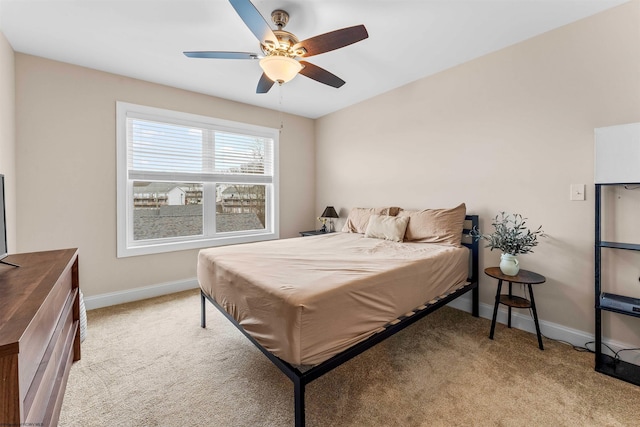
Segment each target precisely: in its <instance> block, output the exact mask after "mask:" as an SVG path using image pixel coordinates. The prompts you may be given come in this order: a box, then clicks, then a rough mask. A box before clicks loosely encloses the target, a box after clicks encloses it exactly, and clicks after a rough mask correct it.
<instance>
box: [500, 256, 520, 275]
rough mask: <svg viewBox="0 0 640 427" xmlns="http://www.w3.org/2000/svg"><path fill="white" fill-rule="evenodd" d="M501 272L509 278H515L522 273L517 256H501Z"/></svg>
mask: <svg viewBox="0 0 640 427" xmlns="http://www.w3.org/2000/svg"><path fill="white" fill-rule="evenodd" d="M500 271H502V272H503V273H504V274H506V275H507V276H515V275H517V274H518V271H520V264H519V263H518V259H517V258H516V255H512V254H502V255H501V256H500Z"/></svg>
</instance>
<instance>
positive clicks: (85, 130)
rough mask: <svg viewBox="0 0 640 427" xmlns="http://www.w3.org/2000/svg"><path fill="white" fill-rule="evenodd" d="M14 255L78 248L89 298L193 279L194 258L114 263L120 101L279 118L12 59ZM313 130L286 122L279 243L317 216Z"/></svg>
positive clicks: (263, 122) (232, 116)
mask: <svg viewBox="0 0 640 427" xmlns="http://www.w3.org/2000/svg"><path fill="white" fill-rule="evenodd" d="M16 82H17V83H16V118H17V167H16V170H17V175H18V191H19V197H18V213H19V215H20V217H19V221H18V250H19V251H20V252H28V251H36V250H48V249H57V248H64V247H78V248H79V250H80V277H81V282H82V283H81V285H82V288H83V292H84V294H85V296H94V295H99V294H105V293H109V292H117V291H124V290H128V289H133V288H139V287H144V286H150V285H156V284H162V283H168V282H176V281H177V282H179V281H183V280H187V279H193V278H195V266H196V254H197V251H196V250H189V251H180V252H173V253H166V254H159V255H149V256H139V257H130V258H124V259H118V258H116V163H115V162H116V142H115V138H116V129H115V126H116V122H115V108H116V104H115V103H116V101H126V102H131V103H136V104H142V105H148V106H153V107H159V108H166V109H172V110H178V111H184V112H189V113H194V114H202V115H208V116H212V117H217V118H222V119H227V120H235V121H239V122H245V123H251V124H255V125H260V126H269V127H279V125H280V113H279V112H277V111H272V110H266V109H262V108H257V107H252V106H249V105H244V104H240V103H236V102H232V101H227V100H223V99H218V98H214V97H210V96H205V95H200V94H196V93H192V92H187V91H184V90H178V89H174V88H170V87H166V86H161V85H157V84H152V83H148V82H143V81H140V80H134V79H130V78H126V77H122V76H117V75H113V74H108V73H104V72H99V71H95V70H90V69H87V68H82V67H77V66H73V65H69V64H64V63H60V62H55V61H50V60H47V59H43V58H38V57H34V56H29V55H24V54H16ZM314 149H315V148H314V121H313V120H310V119H305V118H301V117H297V116H292V115H284V129H283V131H282V134H281V137H280V235H281V237H292V236H297V232H298V231H299V230H303V229H306V228H308V226H309V224H310V219H311V218H313V217H314V215H315V212H314V210H313V207H314V197H315V193H314V191H315V190H314V188H315V187H314V185H315V182H314V173H315V172H314V171H315V167H314V156H315V153H314Z"/></svg>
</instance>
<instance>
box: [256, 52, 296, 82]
mask: <svg viewBox="0 0 640 427" xmlns="http://www.w3.org/2000/svg"><path fill="white" fill-rule="evenodd" d="M260 67H261V68H262V70H263V71H264V73H265V74H266V75H267V77H269V78H270V79H271V80H273V81H274V82H278V83H286V82H288V81H290V80H291V79H293V78H294V77H295V76H296V75H297V74H298V72H299V71H300V70H301V69H302V65H301V64H300V63H299V62H298V61H296V60H295V59H293V58H289V57H288V56H276V55H274V56H267V57H265V58H262V59H261V60H260Z"/></svg>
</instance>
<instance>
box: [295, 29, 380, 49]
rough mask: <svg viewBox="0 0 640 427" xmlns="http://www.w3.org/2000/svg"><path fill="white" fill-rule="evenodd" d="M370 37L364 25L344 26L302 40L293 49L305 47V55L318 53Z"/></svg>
mask: <svg viewBox="0 0 640 427" xmlns="http://www.w3.org/2000/svg"><path fill="white" fill-rule="evenodd" d="M367 37H369V33H367V29H366V28H365V27H364V25H356V26H354V27H347V28H342V29H341V30H335V31H331V32H328V33H325V34H320V35H319V36H315V37H311V38H310V39H306V40H302V41H301V42H299V43H297V44H295V45H294V46H293V50H296V49H299V48H301V47H302V48H304V49H305V50H306V51H307V52H306V53H305V54H304V55H300V56H304V57H309V56H313V55H318V54H320V53H325V52H329V51H332V50H335V49H340V48H341V47H345V46H349V45H350V44H353V43H357V42H359V41H361V40H364V39H366V38H367Z"/></svg>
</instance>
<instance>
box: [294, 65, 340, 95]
mask: <svg viewBox="0 0 640 427" xmlns="http://www.w3.org/2000/svg"><path fill="white" fill-rule="evenodd" d="M300 64H302V66H303V67H302V70H300V71H299V74H302V75H303V76H305V77H309V78H310V79H313V80H315V81H317V82H320V83H324V84H326V85H329V86H333V87H335V88H339V87H341V86H342V85H343V84H344V83H345V81H344V80H342V79H341V78H340V77H338V76H336V75H335V74H332V73H330V72H328V71H327V70H325V69H324V68H320V67H318V66H317V65H313V64H312V63H310V62H307V61H300Z"/></svg>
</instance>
